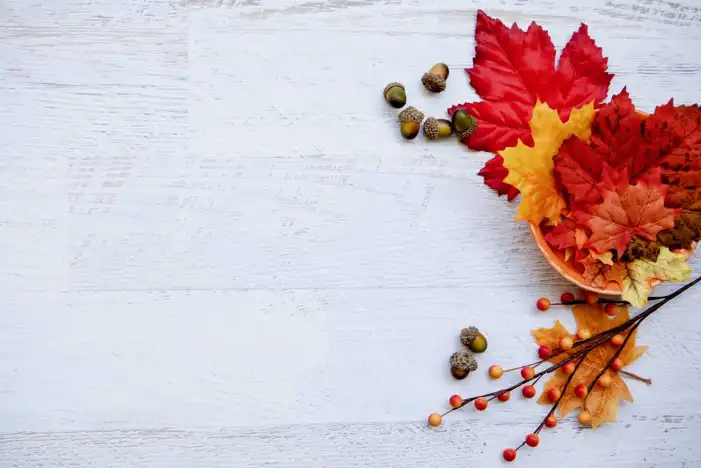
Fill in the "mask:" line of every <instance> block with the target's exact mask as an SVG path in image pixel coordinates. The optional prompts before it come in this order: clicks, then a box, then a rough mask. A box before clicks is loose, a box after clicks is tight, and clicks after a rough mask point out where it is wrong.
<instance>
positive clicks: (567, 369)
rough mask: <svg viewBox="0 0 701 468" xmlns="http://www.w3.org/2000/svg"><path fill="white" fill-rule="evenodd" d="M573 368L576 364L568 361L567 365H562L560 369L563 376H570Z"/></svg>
mask: <svg viewBox="0 0 701 468" xmlns="http://www.w3.org/2000/svg"><path fill="white" fill-rule="evenodd" d="M575 367H576V364H575V363H574V362H573V361H570V362H568V363H567V364H565V365H563V366H562V367H561V369H562V372H564V374H565V375H570V374H571V373H572V372H574V368H575Z"/></svg>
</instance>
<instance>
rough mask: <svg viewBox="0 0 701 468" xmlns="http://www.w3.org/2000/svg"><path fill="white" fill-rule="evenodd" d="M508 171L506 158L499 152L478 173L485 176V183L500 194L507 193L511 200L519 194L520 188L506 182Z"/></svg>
mask: <svg viewBox="0 0 701 468" xmlns="http://www.w3.org/2000/svg"><path fill="white" fill-rule="evenodd" d="M508 173H509V170H508V169H506V168H505V167H504V158H502V157H501V156H500V155H498V154H497V155H496V156H494V157H493V158H492V159H490V160H489V161H487V163H486V164H485V165H484V167H483V168H482V169H481V170H480V171H479V172H478V173H477V174H478V175H481V176H482V177H484V183H485V184H487V185H488V186H490V187H492V188H493V189H494V190H496V191H497V193H498V194H499V195H506V196H507V197H508V199H509V201H511V200H513V199H514V198H516V195H518V189H517V188H516V187H514V186H513V185H509V184H507V183H506V182H504V178H505V177H506V176H507V175H508Z"/></svg>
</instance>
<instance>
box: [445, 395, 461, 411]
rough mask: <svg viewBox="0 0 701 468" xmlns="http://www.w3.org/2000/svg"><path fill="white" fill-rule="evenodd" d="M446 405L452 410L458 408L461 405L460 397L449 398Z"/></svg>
mask: <svg viewBox="0 0 701 468" xmlns="http://www.w3.org/2000/svg"><path fill="white" fill-rule="evenodd" d="M448 403H450V406H452V407H453V408H459V407H460V405H462V397H461V396H460V395H453V396H451V397H450V400H448Z"/></svg>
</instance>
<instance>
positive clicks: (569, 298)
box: [560, 292, 574, 304]
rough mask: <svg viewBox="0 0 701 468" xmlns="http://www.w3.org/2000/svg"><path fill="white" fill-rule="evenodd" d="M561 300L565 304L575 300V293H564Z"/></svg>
mask: <svg viewBox="0 0 701 468" xmlns="http://www.w3.org/2000/svg"><path fill="white" fill-rule="evenodd" d="M560 302H561V303H563V304H569V303H570V302H574V294H572V293H571V292H566V293H562V296H560Z"/></svg>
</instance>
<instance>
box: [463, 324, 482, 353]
mask: <svg viewBox="0 0 701 468" xmlns="http://www.w3.org/2000/svg"><path fill="white" fill-rule="evenodd" d="M460 342H461V343H462V344H464V345H465V346H467V347H468V348H470V349H471V350H472V351H473V352H475V353H483V352H485V351H486V350H487V338H485V337H484V335H483V334H482V333H480V331H479V330H478V329H477V327H467V328H463V329H462V331H461V332H460Z"/></svg>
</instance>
